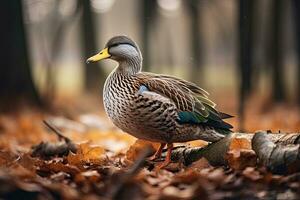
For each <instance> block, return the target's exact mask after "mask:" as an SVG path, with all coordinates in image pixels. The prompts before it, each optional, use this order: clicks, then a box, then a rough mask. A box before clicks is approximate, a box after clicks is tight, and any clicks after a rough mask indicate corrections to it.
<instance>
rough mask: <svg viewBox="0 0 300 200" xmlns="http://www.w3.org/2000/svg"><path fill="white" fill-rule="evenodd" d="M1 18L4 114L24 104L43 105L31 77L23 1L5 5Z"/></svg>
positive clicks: (0, 86)
mask: <svg viewBox="0 0 300 200" xmlns="http://www.w3.org/2000/svg"><path fill="white" fill-rule="evenodd" d="M0 16H1V17H0V20H1V26H2V31H0V41H1V48H0V54H1V57H2V59H1V60H0V63H1V64H0V65H1V67H0V94H1V107H2V109H1V110H3V108H14V106H15V105H16V103H19V102H20V101H21V100H25V101H27V102H31V103H34V104H36V105H42V104H41V100H40V98H39V95H38V92H37V90H36V88H35V85H34V83H33V79H32V75H31V68H30V62H29V56H28V54H29V52H28V48H27V41H26V32H25V27H24V21H23V11H22V1H21V0H10V1H2V2H1V6H0Z"/></svg>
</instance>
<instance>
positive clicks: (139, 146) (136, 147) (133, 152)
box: [126, 140, 160, 161]
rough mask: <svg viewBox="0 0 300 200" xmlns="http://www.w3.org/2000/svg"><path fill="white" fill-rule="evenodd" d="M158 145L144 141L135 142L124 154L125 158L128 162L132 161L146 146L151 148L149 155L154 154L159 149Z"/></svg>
mask: <svg viewBox="0 0 300 200" xmlns="http://www.w3.org/2000/svg"><path fill="white" fill-rule="evenodd" d="M159 145H160V144H159V143H153V142H149V141H146V140H137V141H136V142H135V143H134V144H133V145H131V146H130V148H129V149H128V151H127V152H126V158H127V159H128V160H130V161H134V160H135V159H136V158H137V156H138V155H139V153H140V152H141V151H142V150H143V149H144V148H145V147H146V146H149V147H150V148H151V154H154V153H155V151H156V150H157V149H158V148H159Z"/></svg>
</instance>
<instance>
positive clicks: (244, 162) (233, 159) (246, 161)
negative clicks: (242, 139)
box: [225, 149, 257, 170]
mask: <svg viewBox="0 0 300 200" xmlns="http://www.w3.org/2000/svg"><path fill="white" fill-rule="evenodd" d="M225 159H226V161H227V163H228V165H229V166H230V167H231V168H232V169H234V170H243V169H245V168H246V167H254V166H255V165H256V160H257V157H256V154H255V152H254V151H253V150H247V149H233V150H230V151H229V152H227V153H226V155H225Z"/></svg>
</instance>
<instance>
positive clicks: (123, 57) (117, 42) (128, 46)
mask: <svg viewBox="0 0 300 200" xmlns="http://www.w3.org/2000/svg"><path fill="white" fill-rule="evenodd" d="M107 58H110V59H113V60H115V61H117V62H119V63H122V62H129V63H130V62H134V61H135V62H138V64H141V60H142V56H141V52H140V49H139V47H138V46H137V44H136V43H135V42H134V41H133V40H131V39H130V38H128V37H127V36H115V37H113V38H111V39H110V40H109V41H108V42H107V43H106V45H105V48H104V49H103V50H101V51H100V52H99V53H98V54H96V55H94V56H92V57H90V58H89V59H87V61H86V62H87V63H92V62H97V61H100V60H103V59H107Z"/></svg>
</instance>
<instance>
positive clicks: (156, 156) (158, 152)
mask: <svg viewBox="0 0 300 200" xmlns="http://www.w3.org/2000/svg"><path fill="white" fill-rule="evenodd" d="M165 146H166V143H160V146H159V148H158V149H157V151H156V152H155V154H154V155H153V156H151V157H150V158H149V160H156V159H158V158H160V157H161V153H162V150H163V149H164V147H165Z"/></svg>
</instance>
